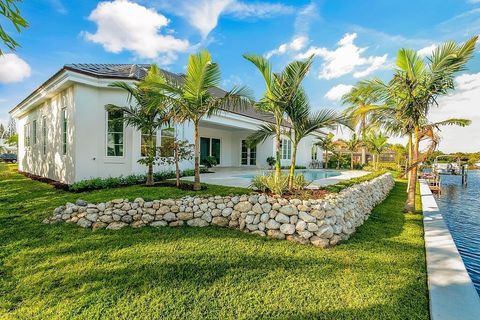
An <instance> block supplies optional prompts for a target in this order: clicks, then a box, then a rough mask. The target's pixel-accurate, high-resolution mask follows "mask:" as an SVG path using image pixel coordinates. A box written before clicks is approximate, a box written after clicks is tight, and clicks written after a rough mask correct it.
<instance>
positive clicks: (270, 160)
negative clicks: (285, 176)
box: [267, 157, 277, 168]
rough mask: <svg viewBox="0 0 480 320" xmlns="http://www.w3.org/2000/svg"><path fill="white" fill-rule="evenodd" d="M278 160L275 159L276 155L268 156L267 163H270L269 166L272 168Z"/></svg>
mask: <svg viewBox="0 0 480 320" xmlns="http://www.w3.org/2000/svg"><path fill="white" fill-rule="evenodd" d="M276 162H277V161H276V160H275V158H274V157H268V158H267V164H268V166H269V167H270V168H272V167H273V166H274V165H275V163H276Z"/></svg>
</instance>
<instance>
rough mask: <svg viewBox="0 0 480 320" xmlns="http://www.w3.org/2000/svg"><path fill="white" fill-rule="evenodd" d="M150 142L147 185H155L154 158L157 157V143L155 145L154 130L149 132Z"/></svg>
mask: <svg viewBox="0 0 480 320" xmlns="http://www.w3.org/2000/svg"><path fill="white" fill-rule="evenodd" d="M148 144H149V150H148V155H147V157H148V158H147V159H148V160H149V162H148V170H147V182H146V185H147V186H153V160H154V157H155V145H154V141H153V133H152V132H150V134H149V141H148Z"/></svg>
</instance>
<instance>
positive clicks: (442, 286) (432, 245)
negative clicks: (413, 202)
mask: <svg viewBox="0 0 480 320" xmlns="http://www.w3.org/2000/svg"><path fill="white" fill-rule="evenodd" d="M420 193H421V197H422V209H423V224H424V228H425V249H426V255H427V276H428V291H429V296H430V317H431V319H432V320H454V319H455V320H456V319H462V320H469V319H472V320H474V319H475V320H476V319H480V298H479V296H478V294H477V291H476V290H475V287H474V286H473V283H472V280H471V279H470V276H469V275H468V273H467V270H466V269H465V265H464V264H463V260H462V258H461V256H460V254H459V253H458V250H457V247H456V246H455V242H454V241H453V238H452V236H451V234H450V231H449V230H448V227H447V225H446V223H445V221H444V220H443V217H442V214H441V213H440V212H439V209H438V206H437V203H436V201H435V198H434V197H433V195H432V193H431V191H430V188H429V187H428V184H427V183H426V182H425V181H423V180H420Z"/></svg>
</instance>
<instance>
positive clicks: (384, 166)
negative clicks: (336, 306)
mask: <svg viewBox="0 0 480 320" xmlns="http://www.w3.org/2000/svg"><path fill="white" fill-rule="evenodd" d="M377 167H378V169H377V171H384V170H390V171H399V170H401V167H400V166H399V165H398V164H396V163H395V162H379V163H378V165H377ZM363 170H367V171H376V170H375V168H374V166H373V164H371V165H370V164H368V165H366V166H364V167H363Z"/></svg>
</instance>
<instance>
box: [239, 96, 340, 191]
mask: <svg viewBox="0 0 480 320" xmlns="http://www.w3.org/2000/svg"><path fill="white" fill-rule="evenodd" d="M286 114H287V116H288V119H289V122H290V124H291V127H289V128H286V129H284V132H283V134H284V135H285V136H287V137H288V139H289V140H290V141H291V142H292V161H291V163H290V171H289V175H288V186H289V188H290V189H292V188H293V183H294V177H295V165H296V159H297V149H298V145H299V143H300V141H302V139H304V138H305V137H307V136H308V135H310V134H314V135H318V136H319V135H320V134H321V133H320V130H321V129H330V130H333V129H335V128H337V126H338V125H340V124H343V125H347V123H346V121H345V120H344V117H343V116H342V115H340V114H338V113H337V112H336V111H334V110H330V109H323V110H320V111H318V112H315V113H312V112H311V109H310V104H309V101H308V98H307V95H306V94H305V92H304V90H303V89H302V88H300V89H299V92H298V93H297V94H296V98H295V100H294V101H293V104H292V105H289V106H288V107H287V109H286ZM275 133H276V127H275V125H274V124H266V125H262V126H260V128H259V130H257V131H256V132H255V133H253V134H252V135H251V136H250V137H249V138H248V140H249V142H250V144H254V145H255V144H257V143H259V142H263V141H265V140H266V139H267V138H269V137H272V136H274V135H275Z"/></svg>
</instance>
